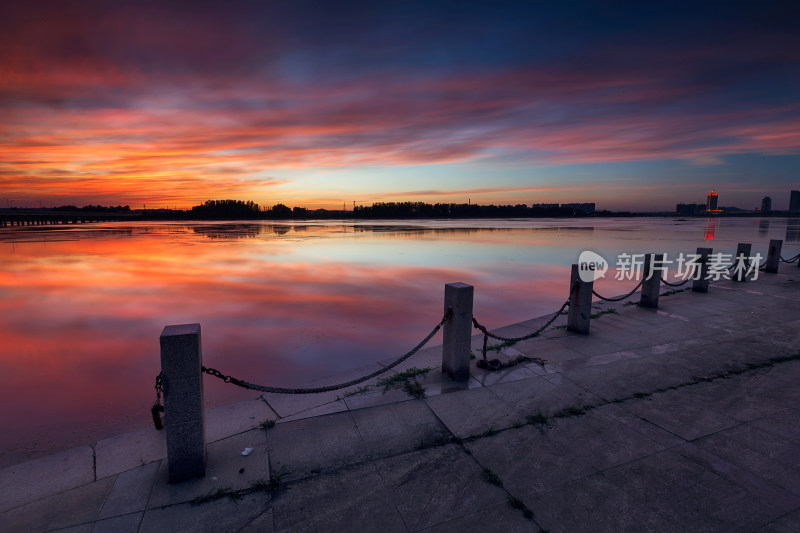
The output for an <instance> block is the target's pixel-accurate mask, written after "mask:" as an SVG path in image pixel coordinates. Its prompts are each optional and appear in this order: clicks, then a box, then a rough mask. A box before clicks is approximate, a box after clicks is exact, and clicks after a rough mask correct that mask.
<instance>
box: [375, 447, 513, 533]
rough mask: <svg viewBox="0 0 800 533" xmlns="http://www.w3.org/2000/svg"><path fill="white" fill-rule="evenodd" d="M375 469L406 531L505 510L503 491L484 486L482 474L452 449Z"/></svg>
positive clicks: (409, 456) (412, 455)
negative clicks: (478, 511) (472, 515)
mask: <svg viewBox="0 0 800 533" xmlns="http://www.w3.org/2000/svg"><path fill="white" fill-rule="evenodd" d="M375 466H376V468H377V470H378V472H379V474H380V476H381V478H382V479H383V481H384V484H385V485H386V486H387V487H388V489H389V497H390V498H391V500H392V501H393V502H394V505H395V506H396V507H397V509H398V511H399V512H400V514H401V515H402V517H403V520H404V522H405V524H406V527H408V530H409V531H420V530H423V529H426V528H428V527H431V526H434V525H437V524H441V523H443V522H448V521H451V520H453V519H456V518H459V517H462V516H465V515H470V514H472V513H474V512H475V511H476V510H481V509H483V510H485V511H486V512H489V513H493V512H494V510H495V509H497V508H498V507H501V506H504V505H506V499H507V496H506V493H505V491H504V490H502V489H501V488H500V487H498V486H496V485H493V484H491V483H489V482H487V481H486V479H485V478H484V475H483V469H482V468H481V467H480V466H479V465H478V463H476V462H475V460H474V459H473V458H472V457H470V455H469V454H467V453H466V452H465V451H464V449H463V448H462V447H461V446H459V445H456V444H449V445H445V446H437V447H434V448H428V449H425V450H420V451H416V452H411V453H407V454H403V455H398V456H395V457H390V458H388V459H383V460H381V461H378V462H377V463H376V464H375Z"/></svg>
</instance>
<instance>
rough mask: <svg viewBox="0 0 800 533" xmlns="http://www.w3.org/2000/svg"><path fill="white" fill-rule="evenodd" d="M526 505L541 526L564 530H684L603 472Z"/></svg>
mask: <svg viewBox="0 0 800 533" xmlns="http://www.w3.org/2000/svg"><path fill="white" fill-rule="evenodd" d="M528 505H529V507H530V508H531V510H532V511H533V515H534V516H535V517H536V521H537V523H539V524H540V525H541V526H542V528H543V529H546V530H548V531H551V532H553V533H556V532H565V533H583V532H585V533H601V532H609V533H612V532H613V533H618V532H620V533H621V532H637V533H638V532H641V531H658V532H660V533H669V532H675V533H679V532H683V531H684V529H683V528H682V527H681V526H679V525H678V524H675V523H673V522H671V521H670V520H669V519H668V518H665V517H662V516H660V515H659V514H657V513H656V512H655V511H653V510H652V509H650V508H649V507H647V506H646V505H645V504H644V503H642V502H640V501H637V499H636V498H634V497H632V496H631V495H630V494H629V493H628V492H626V491H624V490H619V489H618V488H617V487H615V486H613V485H612V484H611V483H609V482H608V481H607V480H606V479H605V478H604V477H603V475H602V474H594V475H591V476H587V477H585V478H582V479H579V480H576V481H572V482H570V483H567V484H566V485H563V486H561V487H558V488H556V489H553V490H549V491H546V492H542V493H539V494H536V495H534V496H533V497H531V498H530V502H528Z"/></svg>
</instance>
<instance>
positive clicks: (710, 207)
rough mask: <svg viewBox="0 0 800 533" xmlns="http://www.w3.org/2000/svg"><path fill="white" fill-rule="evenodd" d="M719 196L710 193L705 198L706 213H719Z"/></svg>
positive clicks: (712, 192)
mask: <svg viewBox="0 0 800 533" xmlns="http://www.w3.org/2000/svg"><path fill="white" fill-rule="evenodd" d="M718 206H719V195H718V194H717V193H715V192H714V191H711V192H710V193H709V194H708V197H707V198H706V213H716V212H718V211H719V207H718Z"/></svg>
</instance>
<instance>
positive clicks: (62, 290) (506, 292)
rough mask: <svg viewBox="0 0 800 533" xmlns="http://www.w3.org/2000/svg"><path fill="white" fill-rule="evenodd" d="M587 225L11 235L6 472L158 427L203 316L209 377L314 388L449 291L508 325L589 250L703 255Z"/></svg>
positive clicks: (639, 225)
mask: <svg viewBox="0 0 800 533" xmlns="http://www.w3.org/2000/svg"><path fill="white" fill-rule="evenodd" d="M712 220H714V222H716V219H712ZM578 222H583V223H582V224H580V225H575V226H574V227H573V226H569V224H568V222H565V221H563V220H513V221H463V222H454V221H443V222H433V221H418V222H413V223H408V222H403V223H398V222H385V223H369V224H363V225H362V224H358V223H341V222H336V223H319V222H310V223H293V224H285V223H282V224H273V223H219V224H213V223H202V224H199V223H197V224H191V223H185V222H182V223H156V224H145V223H138V224H137V223H133V224H128V223H126V224H124V225H122V224H120V225H113V224H106V225H97V226H94V225H92V226H89V227H86V228H81V227H76V228H68V229H62V228H47V229H45V230H40V229H39V228H36V227H32V228H21V229H19V230H17V229H15V230H14V231H2V232H0V253H2V257H3V262H2V264H0V265H1V266H0V296H2V298H1V299H0V403H1V404H2V405H3V406H4V409H3V410H2V412H0V426H1V427H3V428H13V430H4V431H3V432H2V433H0V466H3V465H7V464H12V463H14V462H18V461H20V460H23V459H25V458H29V457H33V456H36V455H39V454H41V453H44V452H46V451H52V450H53V449H56V448H59V447H66V446H73V445H77V444H85V443H89V442H93V441H96V440H97V439H99V438H102V437H105V436H108V435H111V434H115V433H118V432H121V431H125V430H129V429H133V428H135V427H139V426H146V425H147V424H148V423H149V405H150V404H151V403H152V401H153V399H154V393H153V379H154V377H155V375H156V374H157V373H158V367H159V352H158V336H159V334H160V333H161V330H162V329H163V327H164V326H165V325H168V324H181V323H190V322H199V323H200V324H201V325H202V328H203V345H204V346H203V352H204V359H205V362H206V363H207V364H208V365H209V366H214V367H215V368H219V369H220V370H222V371H224V372H226V373H230V374H234V375H237V376H242V377H245V379H248V378H249V379H250V380H252V381H255V382H262V383H266V384H274V385H286V386H291V385H305V384H308V383H309V382H310V381H311V380H313V379H315V378H319V377H322V376H326V375H331V374H335V373H338V372H342V371H345V370H348V369H350V368H353V367H357V366H359V365H363V364H367V363H371V362H374V361H379V360H383V359H387V358H391V357H395V356H397V355H400V354H402V353H404V352H405V351H407V350H408V349H410V348H411V347H413V346H414V345H415V344H416V343H417V342H418V341H419V340H420V339H421V338H422V337H424V335H425V334H427V332H428V331H429V330H430V328H431V327H432V326H433V325H434V324H435V323H436V322H437V321H438V320H439V318H440V317H441V312H442V296H443V291H444V289H443V285H444V284H445V283H448V282H453V281H463V282H466V283H470V284H473V285H475V287H476V291H475V314H476V317H478V318H479V319H480V320H481V322H483V323H485V324H487V325H489V326H490V327H496V326H499V325H504V324H509V323H513V322H517V321H520V320H524V319H527V318H530V317H535V316H540V315H543V314H545V313H549V312H552V311H553V310H555V309H557V308H558V307H559V306H560V305H561V303H562V302H563V300H564V299H565V297H566V294H567V292H568V279H569V265H570V264H571V263H573V262H575V260H576V259H577V255H578V253H579V252H580V251H581V250H584V249H593V250H595V251H597V252H598V253H601V254H602V255H603V256H604V257H607V258H610V257H614V256H615V255H616V254H618V253H620V252H627V253H646V252H653V251H659V252H667V253H670V254H672V253H677V252H681V251H682V252H692V251H694V249H695V248H696V247H697V245H698V244H702V242H703V241H701V240H700V235H701V231H703V224H705V221H702V220H688V221H678V220H671V219H668V220H663V219H646V220H636V221H631V220H630V219H625V220H613V219H611V220H598V221H597V222H596V223H594V221H593V223H594V225H593V226H592V227H590V226H586V225H585V221H578ZM709 222H710V221H709ZM791 227H792V228H794V229H793V231H794V232H795V235H796V231H797V225H792V226H791ZM773 229H774V228H773ZM780 229H781V230H782V228H780ZM714 231H716V232H717V235H718V236H717V239H716V240H717V242H716V243H715V251H716V248H717V247H719V248H720V251H724V250H723V248H725V247H726V246H727V247H728V248H730V250H728V251H729V252H732V251H733V250H734V249H735V243H736V242H737V241H738V240H743V241H745V242H753V243H754V250H757V249H758V246H756V243H757V242H758V241H757V239H761V240H764V239H763V238H760V237H757V235H756V226H755V225H754V224H753V223H752V221H741V222H740V221H734V220H726V223H725V226H724V230H722V229H720V230H716V229H715V230H714ZM714 231H712V232H711V233H712V234H713V233H714ZM759 231H760V228H759ZM788 232H789V226H788V225H787V235H788ZM704 233H709V231H708V229H706V231H705V232H704ZM788 240H789V238H788V236H787V241H788ZM795 240H796V238H795ZM698 241H699V242H698ZM654 243H655V244H654ZM654 246H657V248H659V249H657V250H654V249H653V247H654ZM792 255H793V254H792ZM612 262H613V261H612ZM629 285H630V282H627V281H615V280H613V279H605V280H601V281H599V282H598V290H599V291H600V292H601V293H603V294H621V293H623V292H627V291H628V290H629V289H630V287H629ZM434 342H440V340H439V339H438V338H436V339H434ZM542 355H543V356H544V357H546V354H542ZM206 387H207V389H206V391H207V392H206V393H207V399H208V401H209V402H210V403H213V404H217V405H219V404H225V403H229V402H232V401H237V400H240V399H246V398H250V397H252V393H249V392H247V391H242V390H240V389H237V388H235V387H230V386H228V385H225V384H223V383H219V382H217V381H216V380H207V381H206Z"/></svg>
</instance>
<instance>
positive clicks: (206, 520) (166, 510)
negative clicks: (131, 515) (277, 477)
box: [139, 493, 269, 533]
mask: <svg viewBox="0 0 800 533" xmlns="http://www.w3.org/2000/svg"><path fill="white" fill-rule="evenodd" d="M268 500H269V497H268V496H266V495H265V494H263V493H255V494H250V495H247V496H243V497H241V498H239V499H238V500H231V499H230V498H222V499H220V500H216V501H212V502H208V503H204V504H202V505H192V504H191V503H181V504H178V505H167V506H165V507H156V508H153V509H148V510H147V511H146V512H145V513H144V517H143V518H142V523H141V526H140V528H139V532H140V533H162V532H163V533H183V532H186V533H195V532H203V533H205V532H209V533H211V532H219V533H228V532H230V531H238V530H239V529H241V528H243V527H245V526H246V525H247V524H248V523H250V522H252V521H253V520H254V519H255V518H256V517H258V516H259V515H261V514H263V513H264V512H265V511H266V510H267V505H268Z"/></svg>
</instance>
